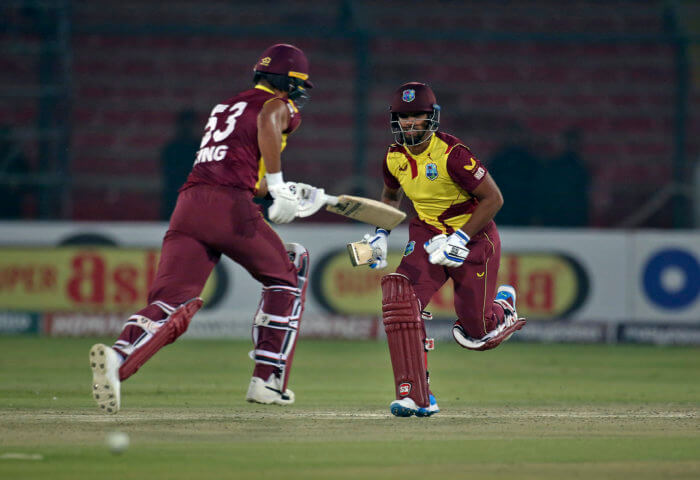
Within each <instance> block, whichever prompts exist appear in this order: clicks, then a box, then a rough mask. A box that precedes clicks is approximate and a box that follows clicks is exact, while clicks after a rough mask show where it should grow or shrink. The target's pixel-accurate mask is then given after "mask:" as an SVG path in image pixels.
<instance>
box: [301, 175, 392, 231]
mask: <svg viewBox="0 0 700 480" xmlns="http://www.w3.org/2000/svg"><path fill="white" fill-rule="evenodd" d="M298 186H299V192H298V195H299V210H298V211H297V217H308V216H310V215H313V214H314V213H316V212H317V211H318V210H320V209H321V208H322V207H323V206H324V205H325V207H326V210H328V211H329V212H333V213H335V214H338V215H342V216H344V217H348V218H352V219H353V220H357V221H358V222H363V223H368V224H370V225H376V226H378V227H381V228H384V229H387V230H392V229H394V228H395V227H396V226H397V225H398V224H399V223H401V222H402V221H403V220H404V218H406V214H405V213H404V212H402V211H401V210H399V209H398V208H394V207H392V206H391V205H387V204H386V203H382V202H379V201H377V200H372V199H371V198H364V197H355V196H353V195H338V196H335V195H327V194H326V193H325V191H324V190H323V189H322V188H316V187H311V186H309V185H304V184H298Z"/></svg>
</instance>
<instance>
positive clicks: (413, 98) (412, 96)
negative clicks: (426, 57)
mask: <svg viewBox="0 0 700 480" xmlns="http://www.w3.org/2000/svg"><path fill="white" fill-rule="evenodd" d="M389 111H390V115H391V120H390V123H391V132H392V133H393V134H394V139H395V140H396V143H399V144H401V145H418V144H419V143H423V142H425V141H426V140H428V139H429V138H430V137H431V136H432V134H433V133H434V132H436V131H437V129H438V127H440V105H438V104H437V99H436V98H435V94H434V93H433V91H432V90H431V88H430V87H429V86H428V85H426V84H425V83H420V82H408V83H404V84H403V85H401V86H400V87H399V88H398V89H397V90H396V91H395V92H394V95H393V96H392V98H391V105H390V106H389ZM410 113H427V114H428V119H427V120H428V126H427V127H426V129H425V130H416V129H414V128H413V126H412V127H411V130H412V131H416V132H423V133H422V135H421V136H406V135H404V133H405V132H404V130H403V128H402V127H401V122H400V121H399V117H400V116H402V115H406V114H410Z"/></svg>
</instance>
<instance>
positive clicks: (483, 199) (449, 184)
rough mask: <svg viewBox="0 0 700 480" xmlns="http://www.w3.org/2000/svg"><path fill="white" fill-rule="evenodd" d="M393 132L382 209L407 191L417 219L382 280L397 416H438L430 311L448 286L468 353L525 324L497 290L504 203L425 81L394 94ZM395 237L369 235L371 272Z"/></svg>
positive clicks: (506, 291) (506, 292)
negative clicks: (449, 127)
mask: <svg viewBox="0 0 700 480" xmlns="http://www.w3.org/2000/svg"><path fill="white" fill-rule="evenodd" d="M390 125H391V131H392V133H393V134H394V140H395V141H396V143H394V144H392V145H390V146H389V149H388V150H387V153H386V156H385V157H384V163H383V174H384V188H383V190H382V201H383V202H384V203H386V204H388V205H391V206H393V207H397V208H398V206H399V204H400V203H401V199H402V196H403V193H405V194H406V195H407V196H408V198H409V199H410V200H411V201H412V202H413V206H414V208H415V210H416V212H417V214H418V215H417V217H416V218H414V219H413V220H412V221H411V223H410V225H409V241H408V244H407V245H406V249H405V252H404V256H403V259H402V261H401V264H400V265H399V267H398V268H397V270H396V272H395V273H390V274H388V275H385V276H384V277H383V278H382V282H381V284H382V312H383V319H384V328H385V330H386V336H387V341H388V345H389V353H390V356H391V364H392V367H393V372H394V382H395V387H396V400H394V401H393V402H392V403H391V405H390V410H391V413H392V414H394V415H396V416H398V417H410V416H412V415H416V416H419V417H427V416H430V415H433V414H434V413H437V412H439V411H440V409H439V407H438V404H437V401H436V399H435V396H434V395H433V394H432V392H431V390H430V386H429V375H428V368H427V352H428V350H431V349H432V348H433V342H432V340H431V339H428V338H426V330H425V324H424V320H425V319H427V318H429V315H430V314H429V313H427V312H426V311H425V310H424V309H425V307H426V306H427V305H428V302H430V299H431V298H432V296H433V294H434V293H435V292H437V291H438V289H439V288H440V287H442V285H443V284H444V283H445V282H446V281H447V279H449V278H451V279H452V280H453V282H454V306H455V313H456V314H457V320H456V321H455V323H454V327H453V329H452V334H453V336H454V339H455V340H456V341H457V343H458V344H459V345H461V346H462V347H464V348H466V349H469V350H477V351H483V350H489V349H492V348H495V347H497V346H498V345H499V344H500V343H501V342H503V341H505V340H507V339H508V338H509V337H510V336H511V335H512V334H513V333H514V332H515V331H516V330H519V329H521V328H522V327H523V325H525V320H524V319H519V318H518V315H517V313H516V310H515V300H516V294H515V289H514V288H513V287H512V286H510V285H501V286H499V287H497V285H496V280H497V276H498V267H499V263H500V257H501V241H500V237H499V235H498V229H497V228H496V224H495V223H494V221H493V218H494V216H495V215H496V213H497V212H498V210H499V209H500V208H501V206H502V205H503V196H502V195H501V192H500V190H499V188H498V186H497V185H496V183H495V182H494V180H493V178H491V175H489V173H488V171H487V170H486V168H485V167H484V166H483V165H482V163H481V162H480V161H479V159H478V158H477V157H476V156H475V155H474V154H473V153H472V152H471V151H470V150H469V148H467V147H466V146H465V145H464V144H463V143H462V142H461V141H460V140H459V139H458V138H456V137H454V136H452V135H449V134H447V133H443V132H439V131H438V127H439V126H440V106H439V105H438V104H437V100H436V98H435V94H434V93H433V91H432V90H431V89H430V87H429V86H428V85H426V84H424V83H418V82H410V83H406V84H404V85H401V86H400V87H399V88H398V89H397V90H396V91H395V92H394V94H393V96H392V99H391V105H390ZM389 233H390V232H389V231H387V230H385V229H382V228H377V229H376V230H375V232H374V233H372V234H368V235H365V240H366V241H367V242H368V243H369V244H370V245H371V246H372V247H373V250H374V252H375V253H374V258H373V260H372V261H371V262H370V264H369V266H370V268H377V269H381V268H385V267H386V266H387V261H386V256H387V237H388V235H389Z"/></svg>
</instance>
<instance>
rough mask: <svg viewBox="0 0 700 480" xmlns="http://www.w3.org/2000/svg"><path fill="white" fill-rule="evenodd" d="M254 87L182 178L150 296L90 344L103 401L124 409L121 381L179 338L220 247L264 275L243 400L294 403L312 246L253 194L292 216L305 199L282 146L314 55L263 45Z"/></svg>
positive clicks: (295, 120)
mask: <svg viewBox="0 0 700 480" xmlns="http://www.w3.org/2000/svg"><path fill="white" fill-rule="evenodd" d="M253 70H254V73H253V84H254V87H253V88H251V89H249V90H245V91H244V92H242V93H239V94H238V95H235V96H233V97H231V98H228V99H226V100H224V101H223V102H222V103H220V104H218V105H216V106H215V107H214V108H213V109H212V111H211V115H210V117H209V120H208V122H207V124H206V127H205V129H204V136H203V138H202V142H201V145H200V148H199V151H198V153H197V156H196V159H195V161H194V166H193V168H192V172H191V173H190V175H189V177H188V179H187V181H186V183H185V184H184V185H183V186H182V188H180V193H179V196H178V200H177V204H176V206H175V210H174V212H173V214H172V216H171V218H170V226H169V229H168V231H167V233H166V234H165V238H164V239H163V246H162V251H161V257H160V263H159V265H158V271H157V274H156V276H155V279H154V281H153V284H152V286H151V288H150V291H149V293H148V303H149V304H148V306H146V307H145V308H142V309H141V310H139V311H138V312H136V313H135V314H134V315H132V316H131V317H130V318H129V319H128V321H127V322H126V324H125V325H124V329H123V330H122V332H121V335H119V338H118V339H117V340H116V342H115V343H114V345H113V346H112V347H109V346H107V345H103V344H96V345H94V346H93V347H92V348H91V349H90V366H91V368H92V372H93V378H92V394H93V397H94V399H95V400H96V402H97V405H98V406H99V408H101V409H102V411H104V412H106V413H112V414H113V413H117V412H118V411H119V409H120V406H121V405H120V404H121V392H120V387H121V382H123V381H124V380H126V379H127V378H129V377H130V376H131V375H133V374H134V373H136V371H137V370H138V369H139V368H140V367H141V366H142V365H143V364H144V363H145V362H146V361H147V360H148V359H149V358H151V357H152V356H153V355H154V354H155V353H156V352H158V351H159V350H160V349H161V348H163V347H164V346H165V345H167V344H169V343H172V342H174V341H175V340H176V339H177V338H178V337H179V336H180V335H182V334H183V333H184V332H185V330H187V327H188V326H189V323H190V320H191V319H192V317H193V315H194V314H195V313H196V312H197V310H199V308H200V307H201V306H202V300H201V299H200V298H199V295H200V294H201V292H202V289H203V287H204V284H205V282H206V280H207V278H208V277H209V274H210V273H211V271H212V269H213V268H214V266H215V265H216V263H217V262H218V261H219V259H220V257H221V255H222V254H224V255H227V256H228V257H230V258H231V259H233V260H234V261H235V262H237V263H238V264H240V265H241V266H243V267H244V268H245V269H246V270H247V271H248V272H249V273H250V274H251V275H252V276H253V277H254V278H255V279H256V280H258V281H259V282H260V283H262V285H263V288H262V298H261V299H260V303H259V305H258V309H257V312H256V314H255V316H254V318H253V343H254V350H253V351H252V352H251V357H252V358H253V360H254V361H255V367H254V370H253V376H252V378H251V380H250V384H249V386H248V392H247V394H246V400H248V401H249V402H257V403H263V404H272V403H274V404H279V405H289V404H291V403H294V393H293V392H292V391H291V390H289V389H288V388H287V383H288V380H289V372H290V370H291V367H292V359H293V357H294V349H295V345H296V341H297V333H298V328H299V322H300V320H301V315H302V312H303V310H304V299H305V292H306V286H307V278H308V274H309V255H308V253H307V251H306V249H305V248H304V247H303V246H301V245H299V244H296V243H289V244H284V243H282V240H281V239H280V238H279V237H278V236H277V234H276V233H275V232H274V230H273V229H272V228H271V227H270V226H269V225H268V224H267V223H266V222H265V220H264V218H263V216H262V214H261V212H260V209H259V207H257V206H256V205H255V203H254V202H253V196H254V195H258V196H264V195H266V194H268V193H269V194H270V196H271V197H272V199H273V203H272V206H271V207H270V209H269V212H268V213H269V217H270V220H272V221H273V222H275V223H288V222H291V221H292V220H293V219H294V218H295V217H296V216H297V213H298V210H299V208H300V206H299V198H298V196H297V194H296V191H295V189H296V184H293V183H291V182H285V181H284V179H283V177H282V170H281V158H280V156H281V152H282V150H283V149H284V147H285V145H286V140H287V136H288V135H289V134H291V133H292V132H294V131H295V130H296V129H297V127H298V126H299V124H300V123H301V115H300V112H299V109H300V108H301V106H302V104H303V103H304V102H305V101H306V100H308V98H309V95H308V89H309V88H311V87H312V86H313V85H312V84H311V82H310V81H309V80H308V78H309V62H308V60H307V58H306V56H305V55H304V53H303V52H302V51H301V50H300V49H298V48H296V47H294V46H292V45H287V44H277V45H273V46H271V47H269V48H268V49H267V50H265V51H264V52H263V53H262V55H261V56H260V58H259V59H258V61H257V63H256V64H255V66H254V68H253Z"/></svg>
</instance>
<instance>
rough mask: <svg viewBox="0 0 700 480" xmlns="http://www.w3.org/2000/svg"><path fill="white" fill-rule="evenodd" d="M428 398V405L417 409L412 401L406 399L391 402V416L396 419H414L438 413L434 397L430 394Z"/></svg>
mask: <svg viewBox="0 0 700 480" xmlns="http://www.w3.org/2000/svg"><path fill="white" fill-rule="evenodd" d="M429 398H430V405H429V406H427V407H419V406H418V405H417V404H416V402H414V401H413V399H411V398H408V397H406V398H402V399H400V400H394V401H393V402H391V405H389V409H390V410H391V413H392V415H394V416H396V417H411V416H413V415H415V416H416V417H429V416H431V415H433V414H434V413H438V412H439V411H440V407H438V404H437V400H436V399H435V396H434V395H433V394H432V393H431V394H430V397H429Z"/></svg>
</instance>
